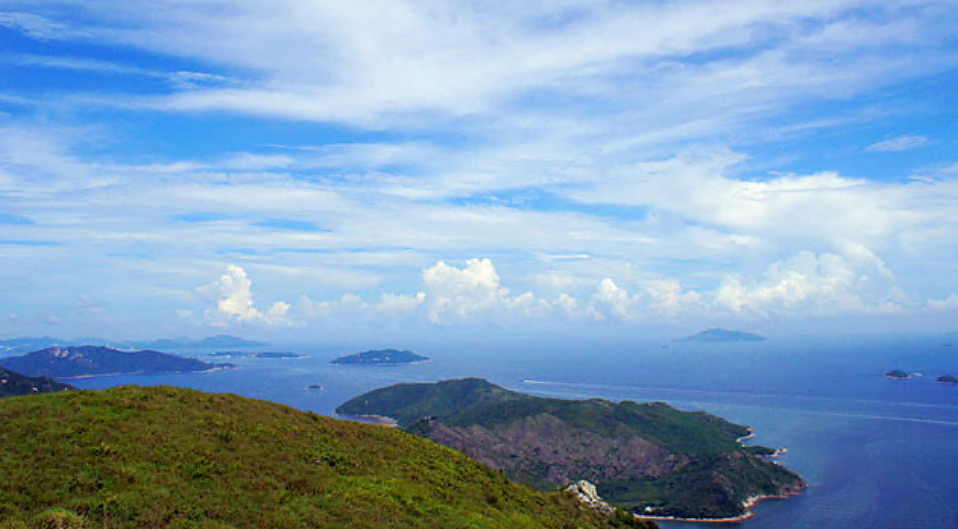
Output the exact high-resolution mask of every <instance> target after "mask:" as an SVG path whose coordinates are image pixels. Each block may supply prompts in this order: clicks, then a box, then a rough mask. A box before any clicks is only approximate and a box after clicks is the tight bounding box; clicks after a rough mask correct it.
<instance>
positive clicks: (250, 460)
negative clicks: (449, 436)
mask: <svg viewBox="0 0 958 529" xmlns="http://www.w3.org/2000/svg"><path fill="white" fill-rule="evenodd" d="M0 424H2V425H3V428H0V446H2V447H3V450H0V468H3V469H4V479H3V480H0V529H14V528H16V529H34V528H37V529H39V528H48V527H49V528H53V527H56V528H80V527H83V528H86V529H97V528H102V529H114V528H116V529H120V528H130V529H132V528H137V529H141V528H146V529H148V528H177V529H184V528H203V529H231V528H236V529H240V528H250V529H252V528H311V527H322V528H344V529H345V528H359V529H362V528H389V527H423V528H431V527H436V528H440V527H441V528H516V527H522V528H525V527H529V528H537V527H541V528H573V527H580V528H583V529H588V528H600V527H615V526H621V525H622V524H625V523H629V524H633V523H635V522H632V521H630V520H625V519H622V520H619V519H615V518H604V517H602V516H600V515H598V514H596V513H594V512H592V511H589V510H586V509H583V508H582V507H580V506H579V504H578V503H577V502H576V501H575V500H573V499H571V498H569V497H568V496H565V495H560V494H543V493H540V492H536V491H534V490H532V489H530V488H527V487H525V486H522V485H518V484H515V483H513V482H511V481H509V480H508V479H506V478H505V476H504V475H503V474H501V473H499V472H496V471H493V470H490V469H489V468H488V467H486V466H484V465H481V464H479V463H477V462H475V461H473V460H471V459H469V458H468V457H466V456H465V455H463V454H461V453H459V452H457V451H454V450H451V449H448V448H445V447H442V446H440V445H438V444H436V443H433V442H431V441H428V440H425V439H421V438H419V437H416V436H413V435H410V434H407V433H405V432H403V431H400V430H396V429H388V428H384V427H378V426H371V425H364V424H358V423H351V422H346V421H338V420H335V419H329V418H326V417H321V416H319V415H316V414H312V413H303V412H299V411H296V410H294V409H292V408H289V407H286V406H283V405H279V404H275V403H270V402H264V401H257V400H251V399H247V398H243V397H239V396H236V395H214V394H208V393H202V392H198V391H193V390H187V389H179V388H171V387H153V388H141V387H132V386H128V387H120V388H113V389H108V390H104V391H95V392H94V391H69V392H63V393H56V394H46V395H32V396H24V397H11V398H7V399H3V400H0ZM640 526H641V525H640ZM648 527H651V526H648Z"/></svg>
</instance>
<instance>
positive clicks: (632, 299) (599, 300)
mask: <svg viewBox="0 0 958 529" xmlns="http://www.w3.org/2000/svg"><path fill="white" fill-rule="evenodd" d="M639 300H640V298H639V296H638V295H629V293H628V292H626V291H625V290H624V289H622V288H620V287H619V286H618V285H616V284H615V281H613V280H611V279H608V278H606V279H603V280H602V281H600V282H599V286H598V287H597V288H596V292H595V294H594V295H593V296H592V302H591V303H590V304H589V311H588V312H589V315H590V316H591V317H592V318H594V319H596V320H599V321H602V320H605V319H606V318H608V317H609V316H612V317H614V318H616V319H619V320H624V321H629V320H634V319H636V318H638V317H639V312H638V305H639Z"/></svg>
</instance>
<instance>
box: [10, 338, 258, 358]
mask: <svg viewBox="0 0 958 529" xmlns="http://www.w3.org/2000/svg"><path fill="white" fill-rule="evenodd" d="M80 345H101V346H108V347H112V348H114V349H125V350H134V349H152V350H164V349H166V350H169V349H227V348H229V349H234V348H239V349H242V348H252V347H266V346H268V345H269V344H267V343H263V342H256V341H253V340H246V339H244V338H239V337H236V336H231V335H228V334H219V335H216V336H209V337H206V338H202V339H199V340H192V339H189V338H175V339H174V338H160V339H156V340H148V341H130V340H125V341H116V340H104V339H102V338H95V337H81V338H75V339H73V340H65V339H61V338H54V337H51V336H40V337H26V338H10V339H6V340H0V354H6V355H10V354H19V353H29V352H32V351H38V350H40V349H46V348H48V347H54V346H59V347H70V346H80Z"/></svg>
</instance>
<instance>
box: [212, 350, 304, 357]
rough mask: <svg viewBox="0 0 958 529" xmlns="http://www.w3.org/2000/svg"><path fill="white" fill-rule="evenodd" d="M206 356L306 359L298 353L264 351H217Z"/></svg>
mask: <svg viewBox="0 0 958 529" xmlns="http://www.w3.org/2000/svg"><path fill="white" fill-rule="evenodd" d="M206 356H212V357H215V358H306V355H301V354H298V353H276V352H272V351H264V352H261V353H247V352H244V351H217V352H215V353H210V354H208V355H206Z"/></svg>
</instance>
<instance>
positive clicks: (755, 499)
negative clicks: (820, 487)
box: [633, 487, 807, 523]
mask: <svg viewBox="0 0 958 529" xmlns="http://www.w3.org/2000/svg"><path fill="white" fill-rule="evenodd" d="M805 488H807V487H804V488H802V489H801V490H798V491H795V492H783V493H782V494H766V495H762V496H752V497H749V498H748V499H747V500H745V501H744V502H743V503H742V508H743V509H745V512H744V513H742V514H740V515H738V516H730V517H728V518H682V517H679V516H655V515H654V514H653V515H646V514H633V516H635V517H636V518H637V519H639V520H651V521H658V522H695V523H740V522H744V521H746V520H748V519H749V518H751V517H753V516H755V513H754V512H752V507H754V506H755V505H757V504H758V503H759V502H761V501H765V500H785V499H788V498H792V497H794V496H798V495H799V494H801V491H802V490H805Z"/></svg>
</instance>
